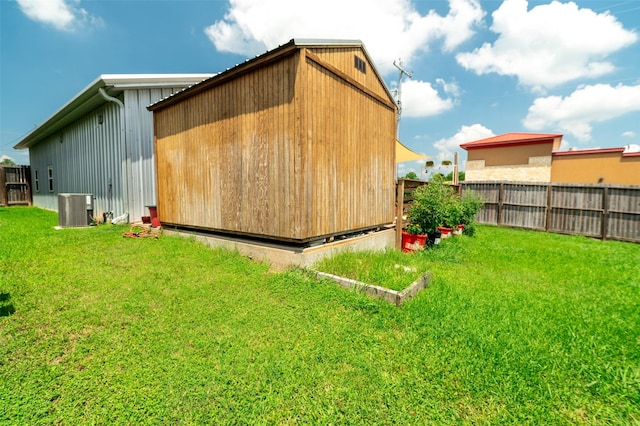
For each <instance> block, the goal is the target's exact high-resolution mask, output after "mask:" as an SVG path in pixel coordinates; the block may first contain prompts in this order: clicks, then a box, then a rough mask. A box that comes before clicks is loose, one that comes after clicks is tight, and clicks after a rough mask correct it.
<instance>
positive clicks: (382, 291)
mask: <svg viewBox="0 0 640 426" xmlns="http://www.w3.org/2000/svg"><path fill="white" fill-rule="evenodd" d="M314 273H315V274H316V277H317V278H328V279H330V280H332V281H334V282H335V283H336V284H338V285H340V286H342V287H344V288H348V289H354V290H358V291H362V292H363V293H366V294H368V295H369V296H372V297H376V298H378V299H383V300H386V301H387V302H389V303H393V304H395V305H396V306H400V305H402V304H403V303H404V302H406V301H407V300H409V299H411V298H413V297H414V296H415V295H416V294H418V292H419V291H420V290H422V289H423V288H425V287H426V286H427V285H429V282H430V281H431V274H429V273H427V274H425V275H423V276H421V277H420V278H418V279H417V280H415V281H414V282H413V283H412V284H411V285H410V286H409V287H407V288H405V289H404V290H402V291H397V290H391V289H388V288H385V287H380V286H378V285H373V284H367V283H363V282H361V281H356V280H352V279H350V278H344V277H340V276H338V275H333V274H328V273H326V272H320V271H314Z"/></svg>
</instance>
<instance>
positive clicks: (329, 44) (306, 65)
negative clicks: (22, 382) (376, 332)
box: [149, 39, 397, 246]
mask: <svg viewBox="0 0 640 426" xmlns="http://www.w3.org/2000/svg"><path fill="white" fill-rule="evenodd" d="M149 109H150V110H151V111H153V113H154V129H155V150H156V153H155V158H156V164H157V165H156V169H157V179H158V183H157V188H158V216H159V219H160V221H161V222H162V223H163V225H173V226H175V227H177V228H187V229H189V228H190V229H193V230H196V231H207V232H211V231H213V232H214V233H222V234H227V235H229V234H233V235H241V236H244V237H250V239H262V240H269V241H276V242H278V243H283V244H288V245H292V246H305V245H310V244H313V243H315V242H317V241H323V240H324V241H327V240H331V239H332V238H334V237H337V236H344V235H347V234H350V233H355V232H360V231H365V230H371V229H375V228H377V227H381V226H383V225H386V224H390V223H392V222H393V221H394V209H395V207H394V197H395V195H394V194H395V141H396V139H395V132H396V110H397V108H396V105H395V103H394V100H393V97H392V96H391V94H390V92H389V90H388V88H387V87H386V85H385V83H384V81H383V80H382V78H381V77H380V75H379V74H378V72H377V71H376V68H375V66H374V65H373V63H372V62H371V60H370V57H369V55H368V54H367V51H366V50H365V48H364V46H363V44H362V42H360V41H332V40H299V39H294V40H291V41H290V42H288V43H286V44H284V45H282V46H280V47H278V48H276V49H274V50H271V51H269V52H266V53H265V54H262V55H260V56H257V57H255V58H253V59H251V60H248V61H246V62H244V63H242V64H240V65H238V66H236V67H234V68H232V69H229V70H227V71H226V72H223V73H220V74H218V75H216V76H214V77H211V78H209V79H207V80H205V81H203V82H201V83H199V84H197V85H194V86H192V87H190V88H189V89H186V90H184V91H182V92H179V93H177V94H175V95H173V96H171V97H169V98H167V99H164V100H162V101H160V102H158V103H156V104H154V105H151V106H150V107H149Z"/></svg>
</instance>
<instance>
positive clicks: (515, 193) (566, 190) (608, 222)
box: [460, 182, 640, 242]
mask: <svg viewBox="0 0 640 426" xmlns="http://www.w3.org/2000/svg"><path fill="white" fill-rule="evenodd" d="M460 185H461V190H462V192H463V193H464V191H467V190H473V191H474V192H476V193H477V194H479V195H481V196H482V197H483V198H484V201H485V205H484V208H483V209H482V210H481V211H480V212H479V213H478V222H479V223H486V224H494V225H498V226H512V227H518V228H528V229H538V230H543V231H547V232H557V233H563V234H579V235H586V236H589V237H596V238H602V239H613V240H622V241H634V242H640V186H635V185H633V186H630V185H601V184H597V185H589V184H569V183H525V182H522V183H519V182H461V183H460Z"/></svg>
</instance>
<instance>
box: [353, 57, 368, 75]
mask: <svg viewBox="0 0 640 426" xmlns="http://www.w3.org/2000/svg"><path fill="white" fill-rule="evenodd" d="M353 63H354V66H355V67H356V69H357V70H358V71H360V72H361V73H363V74H366V73H367V63H366V62H365V61H364V60H363V59H360V58H359V57H358V56H357V55H353Z"/></svg>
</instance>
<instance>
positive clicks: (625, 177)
mask: <svg viewBox="0 0 640 426" xmlns="http://www.w3.org/2000/svg"><path fill="white" fill-rule="evenodd" d="M551 182H563V183H604V184H620V185H640V146H637V145H630V146H627V147H623V148H603V149H580V150H577V149H576V150H569V151H561V152H554V153H553V162H552V167H551Z"/></svg>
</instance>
